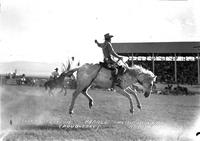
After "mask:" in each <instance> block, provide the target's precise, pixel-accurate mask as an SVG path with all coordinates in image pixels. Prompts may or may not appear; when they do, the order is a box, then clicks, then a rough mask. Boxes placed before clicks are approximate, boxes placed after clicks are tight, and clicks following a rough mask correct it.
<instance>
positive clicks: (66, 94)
mask: <svg viewBox="0 0 200 141" xmlns="http://www.w3.org/2000/svg"><path fill="white" fill-rule="evenodd" d="M64 89H65V93H64V96H66V95H67V87H64Z"/></svg>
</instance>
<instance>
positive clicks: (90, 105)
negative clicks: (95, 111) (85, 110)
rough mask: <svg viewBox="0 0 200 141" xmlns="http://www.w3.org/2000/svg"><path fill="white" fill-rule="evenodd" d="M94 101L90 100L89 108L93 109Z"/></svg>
mask: <svg viewBox="0 0 200 141" xmlns="http://www.w3.org/2000/svg"><path fill="white" fill-rule="evenodd" d="M93 104H94V103H93V102H92V101H91V102H89V108H90V109H91V108H92V106H93Z"/></svg>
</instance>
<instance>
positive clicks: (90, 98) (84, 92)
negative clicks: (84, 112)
mask: <svg viewBox="0 0 200 141" xmlns="http://www.w3.org/2000/svg"><path fill="white" fill-rule="evenodd" d="M88 89H89V87H87V88H85V89H83V90H82V94H83V95H84V96H86V97H87V99H88V100H89V108H90V109H91V108H92V105H93V104H94V103H93V99H92V97H91V96H90V95H89V94H88V93H87V91H88Z"/></svg>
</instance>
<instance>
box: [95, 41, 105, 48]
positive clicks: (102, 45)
mask: <svg viewBox="0 0 200 141" xmlns="http://www.w3.org/2000/svg"><path fill="white" fill-rule="evenodd" d="M94 42H95V43H96V44H97V46H98V47H101V48H102V47H104V43H102V44H101V43H99V42H98V41H97V40H94Z"/></svg>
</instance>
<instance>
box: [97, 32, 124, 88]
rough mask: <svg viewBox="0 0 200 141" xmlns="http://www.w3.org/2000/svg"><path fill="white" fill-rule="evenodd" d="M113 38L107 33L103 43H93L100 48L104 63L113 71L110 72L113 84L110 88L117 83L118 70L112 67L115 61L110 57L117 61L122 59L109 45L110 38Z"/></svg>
mask: <svg viewBox="0 0 200 141" xmlns="http://www.w3.org/2000/svg"><path fill="white" fill-rule="evenodd" d="M112 37H114V36H113V35H110V34H109V33H107V34H105V35H104V39H105V41H104V43H99V42H98V41H97V40H95V43H96V44H97V45H98V47H101V48H102V50H103V55H104V62H105V63H106V64H108V65H111V66H112V67H111V69H114V71H113V72H112V75H113V83H112V88H114V86H115V85H116V84H117V83H118V82H117V73H118V69H117V68H116V67H114V66H115V65H113V64H117V63H116V61H115V60H113V59H112V56H114V57H116V58H118V59H119V60H122V59H123V57H122V56H119V55H118V54H117V53H116V52H115V51H114V49H113V47H112V44H111V38H112Z"/></svg>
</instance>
